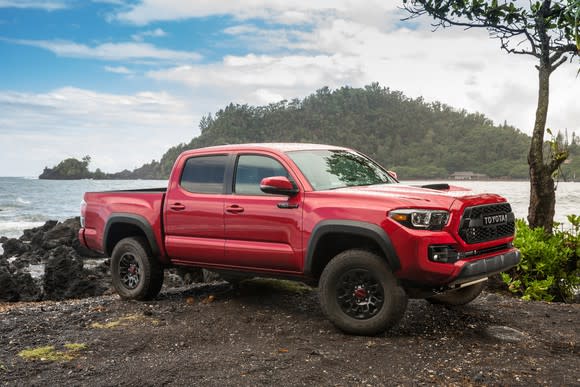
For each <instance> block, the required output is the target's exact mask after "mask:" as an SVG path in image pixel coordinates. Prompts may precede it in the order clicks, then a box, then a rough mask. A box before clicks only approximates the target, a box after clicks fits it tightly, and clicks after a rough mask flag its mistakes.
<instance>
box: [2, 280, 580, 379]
mask: <svg viewBox="0 0 580 387" xmlns="http://www.w3.org/2000/svg"><path fill="white" fill-rule="evenodd" d="M579 316H580V305H579V304H575V305H565V304H549V303H543V302H524V301H521V300H518V299H515V298H512V297H509V296H506V295H502V294H495V293H488V292H484V293H483V294H482V295H481V296H480V298H478V299H477V300H476V301H474V302H473V303H472V304H470V305H468V306H466V307H463V308H460V309H447V308H445V307H442V306H438V305H431V304H429V303H427V302H426V301H423V300H410V302H409V307H408V310H407V313H406V315H405V317H404V319H403V320H402V322H401V324H400V325H399V326H398V327H397V328H395V329H393V330H391V331H390V332H388V333H386V334H384V335H382V336H379V337H356V336H348V335H345V334H343V333H341V332H339V331H337V330H336V329H335V328H334V327H333V326H332V325H331V324H330V323H329V322H328V321H327V320H326V319H325V318H324V316H323V315H322V314H321V312H320V309H319V306H318V300H317V291H316V290H315V289H310V288H306V287H301V286H296V285H294V284H292V283H288V282H285V281H282V282H280V281H274V280H253V281H247V282H243V283H242V284H241V286H240V288H232V287H231V286H230V285H228V284H227V283H218V282H216V283H211V284H200V285H193V286H191V287H188V288H181V289H175V290H170V291H165V292H164V293H162V294H160V295H159V297H158V298H157V299H156V300H154V301H152V302H133V301H121V300H120V299H119V298H118V297H117V296H115V295H109V296H102V297H96V298H87V299H82V300H70V301H62V302H40V303H15V304H14V303H13V304H0V385H27V386H29V385H38V386H51V385H63V384H64V385H105V386H106V385H109V386H113V385H129V386H132V385H134V386H145V385H155V386H161V385H212V386H213V385H215V386H218V385H219V386H223V385H236V386H237V385H247V386H255V385H284V386H286V385H307V386H318V385H339V386H355V385H361V386H363V385H364V386H366V385H371V386H374V385H460V386H469V385H526V386H532V385H540V384H546V385H551V386H554V385H562V386H564V385H565V386H573V385H580V356H579V349H578V337H579V330H580V324H579V321H580V319H579ZM47 346H53V347H54V348H53V349H51V348H48V349H46V348H45V349H44V351H45V352H44V353H42V349H41V350H39V348H42V347H47ZM31 349H32V350H35V351H29V352H22V351H25V350H31ZM35 356H36V358H35Z"/></svg>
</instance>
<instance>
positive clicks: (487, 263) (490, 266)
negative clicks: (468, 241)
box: [448, 249, 521, 286]
mask: <svg viewBox="0 0 580 387" xmlns="http://www.w3.org/2000/svg"><path fill="white" fill-rule="evenodd" d="M520 255H521V254H520V251H519V250H517V249H514V250H512V251H510V252H508V253H505V254H499V255H495V256H493V257H489V258H485V259H480V260H477V261H473V262H469V263H466V264H465V265H464V266H463V268H462V269H461V273H459V275H458V276H457V277H456V278H455V279H454V280H453V281H452V282H451V283H450V284H449V285H448V286H452V285H460V284H462V283H465V282H470V281H475V280H478V279H480V278H485V277H489V276H491V275H493V274H497V273H501V272H502V271H506V270H508V269H511V268H512V267H514V266H516V265H517V264H518V262H519V261H520Z"/></svg>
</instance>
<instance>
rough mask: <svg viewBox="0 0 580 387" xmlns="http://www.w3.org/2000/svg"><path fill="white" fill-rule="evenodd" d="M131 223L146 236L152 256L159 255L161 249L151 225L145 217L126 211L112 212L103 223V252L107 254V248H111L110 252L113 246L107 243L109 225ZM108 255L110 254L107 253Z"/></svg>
mask: <svg viewBox="0 0 580 387" xmlns="http://www.w3.org/2000/svg"><path fill="white" fill-rule="evenodd" d="M119 223H122V224H131V225H133V226H136V227H138V228H139V229H140V230H141V231H143V234H145V237H146V238H147V242H149V247H150V248H151V253H152V254H153V256H159V254H160V252H161V250H160V249H159V245H158V244H157V240H156V239H155V233H154V232H153V227H152V226H151V224H149V222H148V221H147V219H145V218H144V217H142V216H140V215H135V214H128V213H122V212H120V213H119V212H118V213H113V214H111V216H110V217H109V219H108V220H107V224H106V225H105V230H104V233H103V250H104V252H105V253H107V254H109V248H111V252H112V250H113V248H112V247H111V246H109V245H108V240H109V232H110V230H111V227H112V226H114V225H116V224H119ZM109 255H110V254H109Z"/></svg>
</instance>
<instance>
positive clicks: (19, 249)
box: [2, 238, 31, 258]
mask: <svg viewBox="0 0 580 387" xmlns="http://www.w3.org/2000/svg"><path fill="white" fill-rule="evenodd" d="M2 249H3V250H4V257H6V258H8V257H12V256H15V255H21V254H24V253H27V252H29V251H30V250H31V248H30V246H29V245H28V244H25V243H24V242H22V241H21V240H19V239H14V238H12V239H8V240H7V241H6V242H4V243H2Z"/></svg>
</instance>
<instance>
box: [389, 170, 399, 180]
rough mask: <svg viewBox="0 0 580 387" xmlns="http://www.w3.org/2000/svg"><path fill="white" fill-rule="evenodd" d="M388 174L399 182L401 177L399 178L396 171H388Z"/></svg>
mask: <svg viewBox="0 0 580 387" xmlns="http://www.w3.org/2000/svg"><path fill="white" fill-rule="evenodd" d="M387 173H388V174H389V175H391V177H392V178H393V179H395V180H399V177H398V176H397V172H395V171H387Z"/></svg>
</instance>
